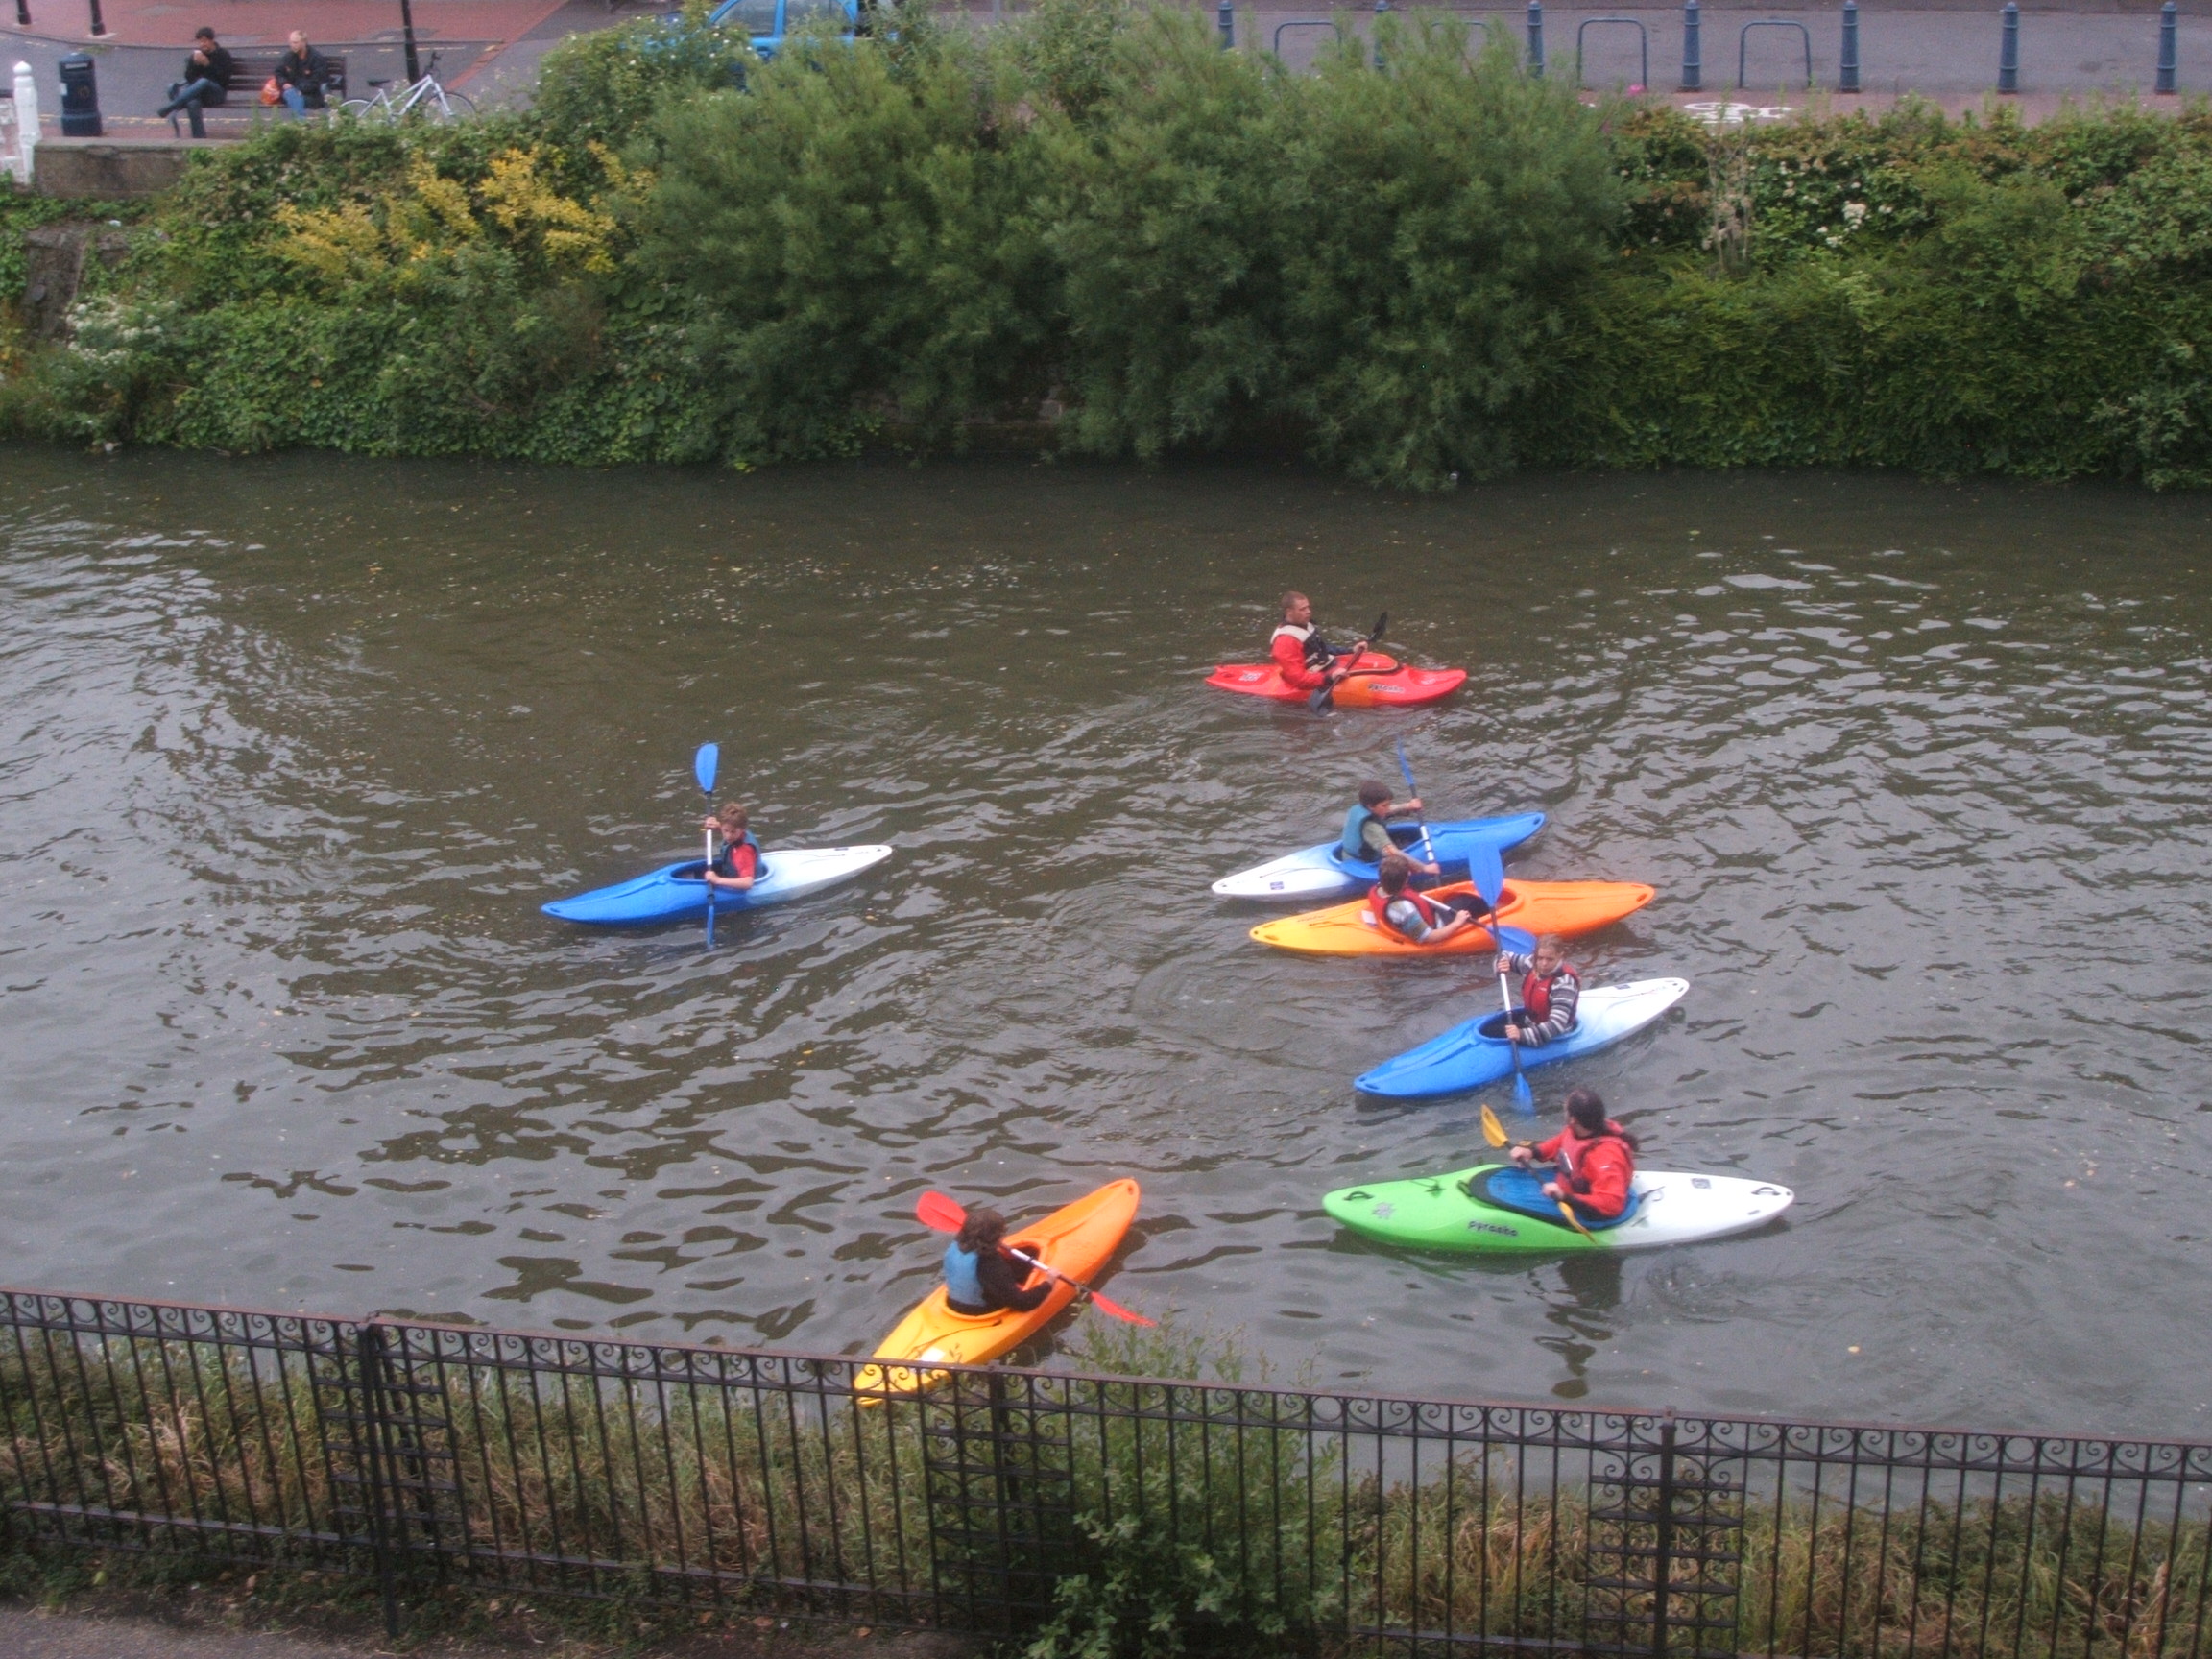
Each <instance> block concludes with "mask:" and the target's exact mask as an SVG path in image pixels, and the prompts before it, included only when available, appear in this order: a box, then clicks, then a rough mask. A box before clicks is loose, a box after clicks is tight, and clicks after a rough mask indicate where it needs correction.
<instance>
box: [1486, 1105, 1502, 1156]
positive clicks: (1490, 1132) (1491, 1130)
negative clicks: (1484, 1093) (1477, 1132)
mask: <svg viewBox="0 0 2212 1659" xmlns="http://www.w3.org/2000/svg"><path fill="white" fill-rule="evenodd" d="M1482 1139H1483V1140H1485V1141H1487V1142H1490V1144H1491V1145H1493V1146H1503V1145H1504V1144H1505V1125H1504V1124H1503V1123H1501V1122H1499V1121H1498V1114H1497V1113H1495V1112H1493V1111H1491V1110H1490V1102H1489V1101H1487V1100H1485V1101H1483V1102H1482Z"/></svg>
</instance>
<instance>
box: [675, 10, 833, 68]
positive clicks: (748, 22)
mask: <svg viewBox="0 0 2212 1659" xmlns="http://www.w3.org/2000/svg"><path fill="white" fill-rule="evenodd" d="M816 18H828V19H829V22H830V23H831V24H832V25H834V26H835V28H836V30H837V33H838V35H839V36H841V37H842V38H844V39H847V40H850V39H852V38H853V37H854V36H855V35H857V34H858V33H859V31H860V0H722V4H721V5H719V6H717V7H715V8H714V10H713V11H712V12H709V13H708V16H707V21H708V22H709V23H710V24H713V25H714V26H715V27H716V28H721V29H742V30H744V31H745V32H746V34H748V35H750V36H752V37H753V50H754V51H755V52H757V53H758V54H759V55H760V56H761V57H762V58H773V57H775V56H776V53H777V50H778V49H779V48H780V47H781V46H782V44H783V37H784V36H786V35H789V34H790V33H791V32H792V31H794V30H796V29H799V28H801V27H803V26H804V25H805V24H807V23H810V22H812V21H813V20H814V19H816Z"/></svg>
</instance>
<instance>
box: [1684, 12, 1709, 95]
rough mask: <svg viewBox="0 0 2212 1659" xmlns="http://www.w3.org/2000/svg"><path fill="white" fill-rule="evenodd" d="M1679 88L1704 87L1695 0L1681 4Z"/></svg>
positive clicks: (1685, 89)
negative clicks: (1680, 77) (1680, 84)
mask: <svg viewBox="0 0 2212 1659" xmlns="http://www.w3.org/2000/svg"><path fill="white" fill-rule="evenodd" d="M1681 89H1682V90H1683V91H1685V92H1702V91H1703V90H1704V89H1705V60H1704V52H1703V49H1702V48H1701V46H1700V45H1699V43H1698V39H1697V0H1683V5H1682V88H1681Z"/></svg>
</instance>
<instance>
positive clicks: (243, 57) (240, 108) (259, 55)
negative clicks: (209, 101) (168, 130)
mask: <svg viewBox="0 0 2212 1659" xmlns="http://www.w3.org/2000/svg"><path fill="white" fill-rule="evenodd" d="M286 50H288V49H287V48H284V47H270V46H248V47H245V48H243V49H240V48H238V47H232V48H231V49H230V74H229V78H228V80H226V81H225V82H224V83H223V102H222V103H220V104H214V105H209V106H208V107H207V108H204V109H203V110H202V111H201V113H202V115H203V116H204V118H205V119H207V120H209V121H212V120H215V119H216V118H217V117H218V116H227V117H228V118H229V119H231V120H235V121H252V120H253V119H254V118H255V117H256V116H259V115H261V114H262V113H264V112H265V111H269V110H272V109H281V108H284V107H283V106H282V105H281V104H278V105H268V104H264V103H262V102H261V88H262V87H263V86H265V85H266V84H268V82H269V77H270V76H272V75H274V74H276V65H277V62H278V61H279V60H281V59H282V58H283V56H284V53H285V51H286ZM323 61H324V62H325V63H326V64H328V65H329V67H330V79H329V82H328V83H327V84H325V87H324V89H323V101H324V102H325V104H327V105H328V106H329V107H330V108H333V109H335V108H338V106H339V104H340V103H341V102H342V101H343V100H344V99H345V97H346V60H345V58H344V57H343V56H341V55H340V54H338V53H335V52H325V53H324V54H323ZM177 119H178V120H180V121H181V120H183V119H184V114H183V111H182V110H180V111H178V114H177Z"/></svg>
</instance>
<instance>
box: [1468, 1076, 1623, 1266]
mask: <svg viewBox="0 0 2212 1659" xmlns="http://www.w3.org/2000/svg"><path fill="white" fill-rule="evenodd" d="M1482 1139H1483V1140H1485V1141H1487V1142H1490V1144H1491V1145H1493V1146H1503V1145H1504V1144H1505V1143H1506V1140H1505V1125H1504V1124H1503V1123H1501V1122H1499V1121H1498V1114H1497V1113H1495V1112H1493V1111H1491V1110H1490V1102H1489V1101H1487V1100H1485V1101H1483V1102H1482ZM1521 1144H1522V1145H1524V1146H1526V1145H1527V1144H1528V1142H1526V1141H1524V1142H1521ZM1552 1202H1553V1203H1554V1204H1556V1205H1558V1206H1559V1214H1562V1215H1564V1216H1566V1217H1567V1224H1568V1225H1569V1226H1570V1227H1572V1228H1574V1229H1575V1232H1577V1233H1579V1234H1581V1235H1582V1237H1583V1238H1587V1239H1589V1240H1590V1241H1591V1242H1592V1243H1593V1244H1595V1243H1596V1242H1597V1241H1598V1236H1597V1235H1596V1234H1595V1233H1593V1232H1591V1231H1590V1229H1589V1228H1587V1227H1585V1226H1583V1225H1582V1218H1581V1217H1580V1216H1579V1215H1577V1214H1575V1211H1574V1207H1573V1206H1571V1205H1570V1204H1569V1203H1568V1202H1567V1200H1566V1199H1564V1198H1554V1199H1553V1200H1552Z"/></svg>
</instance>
